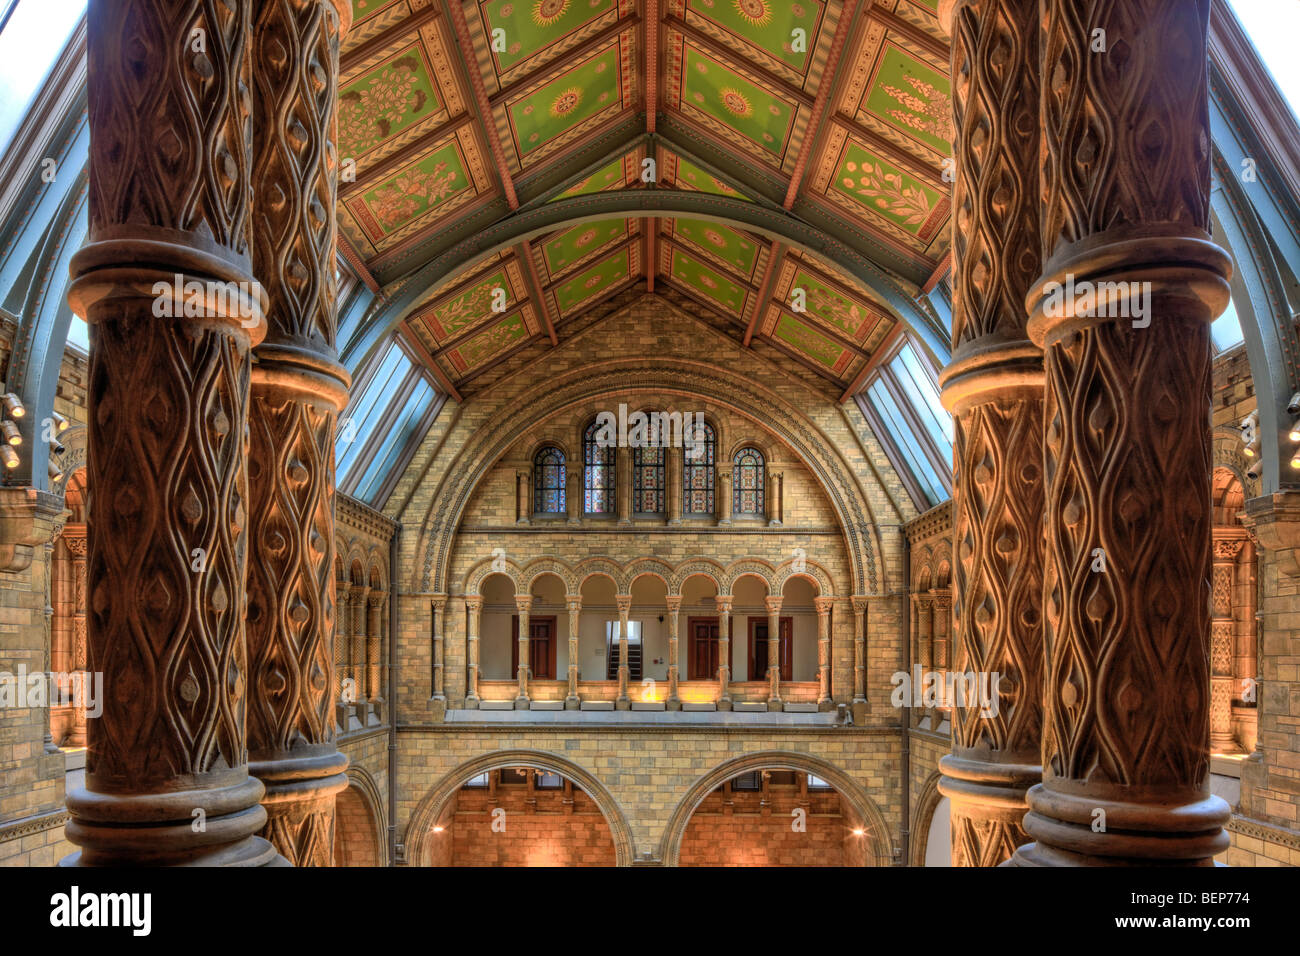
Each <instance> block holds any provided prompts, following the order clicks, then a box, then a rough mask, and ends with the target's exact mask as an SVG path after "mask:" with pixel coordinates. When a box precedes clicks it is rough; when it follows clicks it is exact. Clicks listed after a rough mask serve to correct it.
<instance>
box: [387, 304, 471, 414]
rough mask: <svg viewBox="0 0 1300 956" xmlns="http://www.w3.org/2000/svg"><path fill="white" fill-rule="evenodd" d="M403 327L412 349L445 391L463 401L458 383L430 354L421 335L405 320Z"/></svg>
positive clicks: (407, 342) (407, 341)
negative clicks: (449, 376) (420, 337)
mask: <svg viewBox="0 0 1300 956" xmlns="http://www.w3.org/2000/svg"><path fill="white" fill-rule="evenodd" d="M401 329H402V333H403V336H404V338H405V339H406V344H407V345H408V346H410V348H411V351H413V352H414V353H415V354H416V355H417V356H419V358H420V360H421V361H422V362H424V364H425V365H426V366H427V367H428V369H429V371H430V372H432V373H433V377H434V378H436V379H437V380H438V384H439V385H441V386H442V388H443V391H445V392H446V393H447V394H448V395H450V396H451V397H452V398H454V399H456V401H457V402H463V401H464V399H463V398H461V396H460V392H459V391H457V389H456V383H455V382H453V381H452V380H451V379H450V378H448V377H447V373H446V372H444V371H443V370H442V366H440V365H439V364H438V363H437V362H435V361H434V359H433V356H432V355H430V354H429V350H428V349H426V348H425V347H424V343H423V342H421V341H420V339H419V337H418V336H416V334H415V332H414V331H413V330H412V329H411V327H410V326H409V325H407V324H406V323H405V322H403V323H402V326H401Z"/></svg>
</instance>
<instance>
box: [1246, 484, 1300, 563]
mask: <svg viewBox="0 0 1300 956" xmlns="http://www.w3.org/2000/svg"><path fill="white" fill-rule="evenodd" d="M1242 522H1243V523H1244V524H1245V526H1246V528H1247V529H1248V530H1249V531H1250V533H1251V537H1252V538H1254V539H1255V540H1256V541H1257V542H1259V546H1260V547H1261V548H1263V549H1264V550H1265V551H1268V552H1269V553H1270V554H1271V555H1272V557H1273V560H1274V561H1275V562H1276V563H1277V567H1278V569H1279V570H1280V571H1281V572H1282V573H1283V574H1286V575H1288V576H1289V577H1300V491H1294V490H1292V491H1278V492H1275V493H1274V494H1271V495H1262V496H1260V497H1259V498H1251V499H1250V500H1249V501H1247V502H1246V513H1245V514H1244V515H1243V516H1242Z"/></svg>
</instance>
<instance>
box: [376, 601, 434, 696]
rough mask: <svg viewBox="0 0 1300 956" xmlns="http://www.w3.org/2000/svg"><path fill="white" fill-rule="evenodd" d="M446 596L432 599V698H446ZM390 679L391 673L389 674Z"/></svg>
mask: <svg viewBox="0 0 1300 956" xmlns="http://www.w3.org/2000/svg"><path fill="white" fill-rule="evenodd" d="M446 610H447V596H446V595H445V594H439V595H437V596H436V597H434V599H433V699H434V700H441V701H445V700H446V699H447V638H446V634H447V618H446V614H445V612H446ZM389 680H392V675H391V674H390V675H389Z"/></svg>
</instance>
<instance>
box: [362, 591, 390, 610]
mask: <svg viewBox="0 0 1300 956" xmlns="http://www.w3.org/2000/svg"><path fill="white" fill-rule="evenodd" d="M386 600H388V592H387V591H381V590H380V589H379V588H371V590H370V593H369V594H368V595H366V604H367V606H369V607H371V608H380V607H383V606H384V602H385V601H386Z"/></svg>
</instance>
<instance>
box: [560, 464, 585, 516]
mask: <svg viewBox="0 0 1300 956" xmlns="http://www.w3.org/2000/svg"><path fill="white" fill-rule="evenodd" d="M582 490H583V489H582V464H581V463H578V464H577V465H575V464H574V463H573V462H569V467H568V470H566V471H565V473H564V510H565V512H566V513H567V514H568V523H569V524H582V507H583V501H582Z"/></svg>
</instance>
